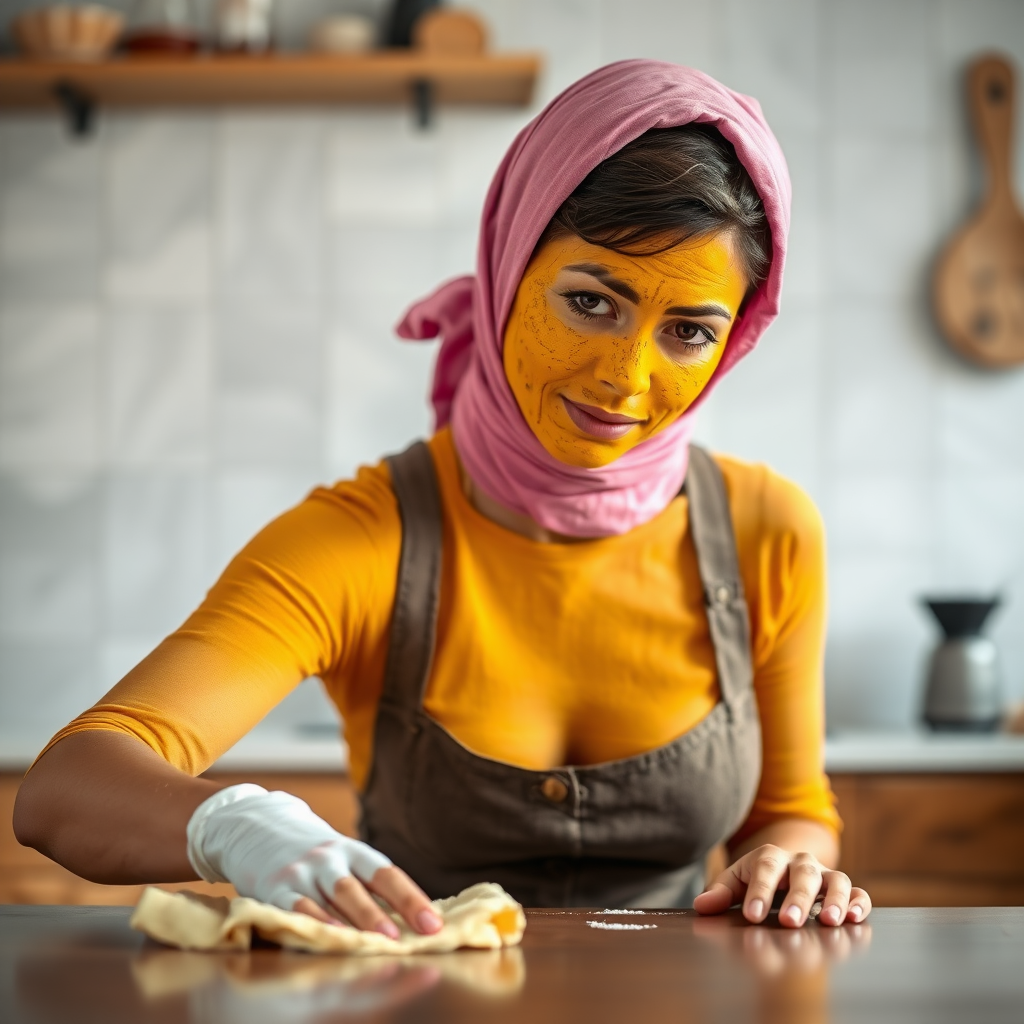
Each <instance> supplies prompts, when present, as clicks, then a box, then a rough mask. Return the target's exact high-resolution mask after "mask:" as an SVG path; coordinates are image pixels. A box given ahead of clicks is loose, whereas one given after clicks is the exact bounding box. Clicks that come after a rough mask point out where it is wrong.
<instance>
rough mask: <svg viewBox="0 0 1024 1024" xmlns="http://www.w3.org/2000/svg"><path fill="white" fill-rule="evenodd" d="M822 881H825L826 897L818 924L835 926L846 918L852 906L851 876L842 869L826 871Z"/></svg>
mask: <svg viewBox="0 0 1024 1024" xmlns="http://www.w3.org/2000/svg"><path fill="white" fill-rule="evenodd" d="M822 881H823V882H824V883H825V898H824V900H822V903H821V913H820V914H819V915H818V924H823V925H826V926H828V927H830V928H835V927H836V926H838V925H841V924H842V923H843V922H844V921H845V920H846V912H847V910H848V909H849V906H850V877H849V875H844V874H843V872H842V871H826V872H824V874H823V875H822Z"/></svg>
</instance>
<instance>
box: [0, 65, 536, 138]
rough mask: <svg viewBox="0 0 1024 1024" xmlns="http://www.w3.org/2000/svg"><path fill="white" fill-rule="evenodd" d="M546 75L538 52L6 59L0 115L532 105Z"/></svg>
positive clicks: (79, 117)
mask: <svg viewBox="0 0 1024 1024" xmlns="http://www.w3.org/2000/svg"><path fill="white" fill-rule="evenodd" d="M539 70H540V58H539V57H538V56H536V55H534V54H482V55H479V56H441V55H434V54H425V53H416V52H415V51H382V52H378V53H372V54H360V55H357V56H356V55H353V56H322V55H319V54H317V55H312V54H282V55H274V56H267V57H249V56H241V57H238V56H212V55H210V56H207V55H200V56H197V57H160V58H143V57H125V58H114V59H111V60H107V61H102V62H99V63H95V64H86V63H71V62H61V61H44V60H29V59H7V60H0V111H9V110H32V109H37V110H38V109H45V108H47V107H55V106H61V107H63V108H64V109H65V111H66V112H67V113H68V115H69V117H70V118H71V120H72V124H73V127H75V128H76V130H79V131H87V130H88V127H89V122H90V120H91V114H92V110H93V108H94V107H95V106H96V105H99V106H105V107H121V108H124V107H134V108H140V107H166V106H217V105H224V104H241V105H257V104H258V105H283V104H331V105H333V104H342V103H386V104H396V103H413V104H415V106H416V108H417V110H418V113H419V117H420V121H421V123H425V121H426V120H427V119H429V115H430V109H431V107H432V105H433V104H435V103H437V104H450V103H451V104H484V105H502V106H518V107H522V106H527V105H528V104H529V103H530V101H531V99H532V97H533V89H534V84H535V82H536V79H537V74H538V72H539Z"/></svg>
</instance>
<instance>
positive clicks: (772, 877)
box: [740, 846, 790, 924]
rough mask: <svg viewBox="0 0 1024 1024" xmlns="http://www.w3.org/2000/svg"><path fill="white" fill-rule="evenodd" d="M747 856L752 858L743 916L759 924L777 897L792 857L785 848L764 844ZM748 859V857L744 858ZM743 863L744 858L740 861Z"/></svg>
mask: <svg viewBox="0 0 1024 1024" xmlns="http://www.w3.org/2000/svg"><path fill="white" fill-rule="evenodd" d="M747 857H750V858H752V860H751V862H750V864H749V871H750V881H749V882H748V883H747V895H746V897H745V898H744V900H743V916H744V917H745V918H746V919H747V920H748V921H751V922H752V923H754V924H758V923H759V922H761V921H763V920H764V919H765V918H766V917H767V916H768V910H769V908H770V907H771V905H772V900H773V899H774V898H775V891H776V890H777V889H778V887H779V883H780V882H781V881H782V879H783V878H784V877H785V875H786V872H787V870H789V867H790V857H789V854H787V853H786V851H785V850H780V849H779V847H777V846H762V847H759V848H758V849H757V850H754V851H753V853H748V854H747ZM743 860H746V858H743ZM740 863H741V864H742V860H741V861H740Z"/></svg>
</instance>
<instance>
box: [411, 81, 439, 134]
mask: <svg viewBox="0 0 1024 1024" xmlns="http://www.w3.org/2000/svg"><path fill="white" fill-rule="evenodd" d="M412 102H413V108H414V110H415V113H416V127H417V128H420V129H423V130H425V129H427V128H429V127H430V122H431V121H432V120H433V117H434V86H433V84H432V83H431V82H430V81H429V80H428V79H426V78H417V79H416V80H415V81H414V82H413V83H412Z"/></svg>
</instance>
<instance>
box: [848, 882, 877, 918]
mask: <svg viewBox="0 0 1024 1024" xmlns="http://www.w3.org/2000/svg"><path fill="white" fill-rule="evenodd" d="M870 913H871V897H870V896H869V895H868V894H867V893H866V892H865V891H864V890H863V889H858V888H856V887H854V888H853V889H851V890H850V905H849V908H848V909H847V911H846V920H847V921H852V922H853V923H854V924H856V923H857V922H858V921H863V920H864V918H865V917H867V916H868V914H870Z"/></svg>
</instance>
